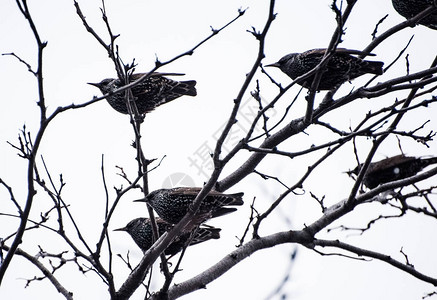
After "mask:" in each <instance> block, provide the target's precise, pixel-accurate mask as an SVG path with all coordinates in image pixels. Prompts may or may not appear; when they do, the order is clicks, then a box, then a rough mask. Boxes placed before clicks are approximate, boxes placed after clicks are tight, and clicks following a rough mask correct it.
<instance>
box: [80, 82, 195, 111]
mask: <svg viewBox="0 0 437 300" xmlns="http://www.w3.org/2000/svg"><path fill="white" fill-rule="evenodd" d="M145 74H146V73H137V74H133V75H131V76H130V77H129V83H131V82H134V81H135V80H138V79H139V78H140V77H142V76H143V75H145ZM164 75H167V76H180V75H184V74H180V73H152V74H151V75H150V77H148V78H147V79H145V80H143V81H142V82H140V83H139V84H137V85H135V86H134V87H132V89H131V91H132V94H133V97H134V101H135V105H136V107H137V109H138V112H139V113H140V114H145V113H148V112H151V111H152V110H154V109H155V108H156V107H158V106H160V105H162V104H165V103H168V102H170V101H173V100H174V99H176V98H179V97H181V96H184V95H187V96H196V95H197V91H196V88H195V86H196V81H194V80H189V81H175V80H172V79H169V78H167V77H164ZM88 84H90V85H93V86H96V87H98V88H99V89H100V91H101V92H102V93H103V94H104V95H105V94H108V93H109V95H108V96H107V97H106V100H107V101H108V103H109V105H111V107H112V108H113V109H115V110H116V111H118V112H120V113H122V114H128V109H127V106H126V104H127V103H126V96H125V91H122V92H119V93H114V92H115V91H116V90H117V89H119V88H121V87H123V86H124V85H125V84H124V83H122V82H121V81H120V79H115V78H106V79H103V80H102V81H100V82H99V83H88Z"/></svg>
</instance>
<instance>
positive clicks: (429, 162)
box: [421, 157, 437, 168]
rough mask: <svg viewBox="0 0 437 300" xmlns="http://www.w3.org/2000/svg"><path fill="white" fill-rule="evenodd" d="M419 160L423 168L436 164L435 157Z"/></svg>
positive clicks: (436, 159)
mask: <svg viewBox="0 0 437 300" xmlns="http://www.w3.org/2000/svg"><path fill="white" fill-rule="evenodd" d="M421 160H422V163H423V167H424V168H425V167H427V166H429V165H432V164H437V157H430V158H422V159H421Z"/></svg>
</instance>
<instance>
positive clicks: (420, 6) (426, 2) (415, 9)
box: [392, 0, 437, 30]
mask: <svg viewBox="0 0 437 300" xmlns="http://www.w3.org/2000/svg"><path fill="white" fill-rule="evenodd" d="M392 4H393V7H394V9H395V10H396V11H397V12H398V13H399V14H400V15H401V16H403V17H404V18H406V19H410V18H412V17H414V16H416V15H417V14H419V13H421V12H422V11H424V10H425V9H427V8H428V7H430V6H432V5H433V4H434V0H392ZM418 23H419V24H421V25H424V26H426V27H429V28H431V29H435V30H437V11H434V12H433V13H431V14H430V15H428V16H426V17H425V18H423V19H421V20H419V21H418Z"/></svg>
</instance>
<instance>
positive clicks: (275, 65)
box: [264, 62, 280, 68]
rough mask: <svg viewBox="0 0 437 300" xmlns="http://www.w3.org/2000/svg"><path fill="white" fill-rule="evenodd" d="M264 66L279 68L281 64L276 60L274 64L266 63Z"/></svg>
mask: <svg viewBox="0 0 437 300" xmlns="http://www.w3.org/2000/svg"><path fill="white" fill-rule="evenodd" d="M264 67H276V68H279V67H280V65H279V64H278V63H277V62H275V63H274V64H270V65H265V66H264Z"/></svg>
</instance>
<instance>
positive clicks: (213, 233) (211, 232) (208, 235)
mask: <svg viewBox="0 0 437 300" xmlns="http://www.w3.org/2000/svg"><path fill="white" fill-rule="evenodd" d="M220 231H221V228H216V227H213V226H210V225H207V224H203V225H201V226H200V227H199V228H198V229H197V234H196V235H198V236H199V237H200V238H202V239H203V240H209V239H214V240H217V239H219V238H220Z"/></svg>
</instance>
